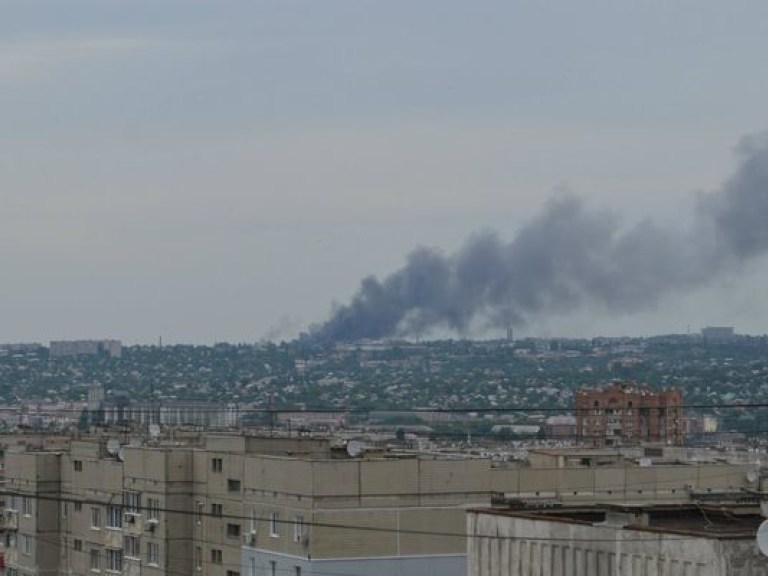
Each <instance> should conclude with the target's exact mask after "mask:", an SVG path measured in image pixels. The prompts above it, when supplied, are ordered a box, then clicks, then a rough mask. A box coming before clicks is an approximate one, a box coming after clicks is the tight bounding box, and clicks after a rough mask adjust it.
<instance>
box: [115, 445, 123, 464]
mask: <svg viewBox="0 0 768 576" xmlns="http://www.w3.org/2000/svg"><path fill="white" fill-rule="evenodd" d="M117 459H118V460H120V462H123V461H125V448H123V447H122V446H120V449H119V450H118V451H117Z"/></svg>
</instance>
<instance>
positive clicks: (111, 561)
mask: <svg viewBox="0 0 768 576" xmlns="http://www.w3.org/2000/svg"><path fill="white" fill-rule="evenodd" d="M122 569H123V551H122V550H113V549H112V548H107V570H112V571H114V572H120V571H121V570H122Z"/></svg>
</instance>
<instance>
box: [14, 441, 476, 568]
mask: <svg viewBox="0 0 768 576" xmlns="http://www.w3.org/2000/svg"><path fill="white" fill-rule="evenodd" d="M7 464H8V485H7V486H8V490H9V492H10V493H12V494H13V497H12V500H11V503H10V504H9V505H8V506H7V508H6V510H7V517H8V518H10V519H11V522H10V526H11V530H10V532H9V534H10V536H9V538H8V540H9V554H8V565H9V574H11V575H12V576H19V575H21V576H31V575H36V576H42V575H53V574H61V575H64V574H66V575H68V576H84V575H86V574H88V575H89V576H93V575H94V574H126V575H135V576H139V575H141V576H144V575H147V576H155V575H160V574H163V575H169V576H170V575H174V576H175V575H178V574H199V575H200V576H240V575H241V574H243V576H246V575H247V576H250V575H252V574H259V575H260V576H261V575H262V574H264V575H272V574H274V575H275V576H277V575H284V574H296V575H302V576H306V575H311V574H313V573H319V572H326V573H327V572H328V571H332V572H333V571H339V573H342V574H343V573H350V574H357V575H359V574H365V575H368V574H370V575H378V574H380V575H382V576H383V575H385V574H386V575H388V574H392V573H398V574H403V575H404V576H409V575H413V576H416V575H419V576H422V575H429V574H441V575H446V576H453V575H455V576H459V575H461V576H463V575H464V573H465V570H466V540H465V538H464V537H463V530H464V524H465V520H464V509H465V507H466V506H470V505H475V506H477V505H480V506H482V505H489V504H490V490H489V481H490V478H489V476H488V472H489V471H490V462H488V461H486V460H479V459H465V458H456V457H454V458H451V459H446V458H435V457H431V458H417V457H408V458H385V457H382V456H373V457H367V458H358V459H352V458H350V457H349V456H348V455H347V453H346V452H345V451H343V450H341V451H338V450H332V449H331V446H330V443H329V442H328V441H325V440H312V439H278V438H268V439H263V438H253V437H244V436H215V435H211V436H208V437H207V438H205V439H203V440H202V441H201V442H196V441H186V442H179V441H175V442H172V443H168V444H165V445H164V444H163V443H158V444H157V445H152V444H151V443H145V444H143V445H130V444H129V445H125V446H122V447H121V448H120V450H119V451H117V452H115V450H114V445H112V446H111V447H110V446H109V445H108V443H107V442H106V440H105V439H101V440H82V441H81V440H77V441H72V442H71V445H70V447H69V448H68V449H67V450H61V451H55V452H48V451H31V452H23V453H14V454H9V455H8V456H7ZM440 532H444V533H446V534H448V535H445V536H441V535H439V534H437V533H440ZM286 571H287V572H286Z"/></svg>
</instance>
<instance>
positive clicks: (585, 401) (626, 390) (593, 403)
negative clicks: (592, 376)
mask: <svg viewBox="0 0 768 576" xmlns="http://www.w3.org/2000/svg"><path fill="white" fill-rule="evenodd" d="M574 408H575V412H576V436H577V437H578V438H579V439H581V440H583V441H585V442H587V443H590V444H592V445H594V446H616V445H619V444H637V443H640V442H664V443H667V444H675V445H680V444H682V443H683V441H684V440H685V430H684V423H683V393H682V392H681V391H680V390H676V389H674V388H673V389H667V390H661V391H655V390H653V389H651V388H650V387H649V386H646V385H638V384H635V383H632V382H616V383H613V384H611V385H610V386H607V387H605V388H582V389H580V390H578V391H577V392H576V394H575V399H574Z"/></svg>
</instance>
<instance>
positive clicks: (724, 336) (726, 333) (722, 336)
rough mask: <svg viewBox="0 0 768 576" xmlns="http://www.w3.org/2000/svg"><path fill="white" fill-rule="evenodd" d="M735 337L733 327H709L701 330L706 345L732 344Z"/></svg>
mask: <svg viewBox="0 0 768 576" xmlns="http://www.w3.org/2000/svg"><path fill="white" fill-rule="evenodd" d="M735 337H736V334H735V332H734V330H733V326H707V327H706V328H702V329H701V338H702V339H703V340H704V343H705V344H722V343H724V342H731V341H733V339H734V338H735Z"/></svg>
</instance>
